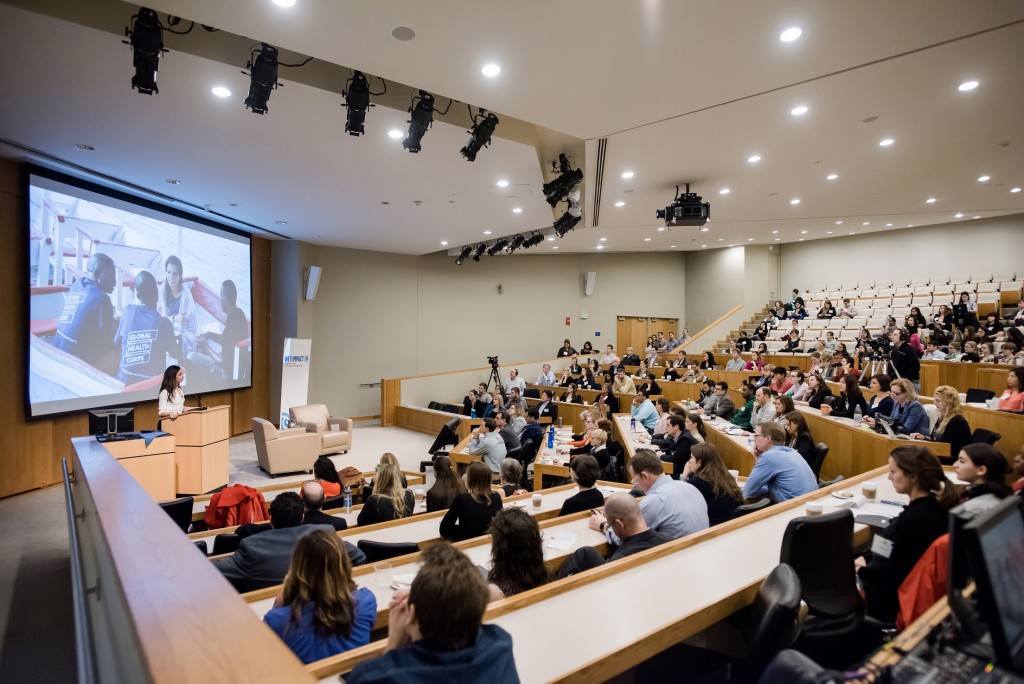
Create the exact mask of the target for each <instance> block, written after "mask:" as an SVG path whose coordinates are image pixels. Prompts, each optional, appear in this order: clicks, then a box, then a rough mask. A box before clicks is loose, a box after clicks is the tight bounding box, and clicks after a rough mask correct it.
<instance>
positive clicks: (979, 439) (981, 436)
mask: <svg viewBox="0 0 1024 684" xmlns="http://www.w3.org/2000/svg"><path fill="white" fill-rule="evenodd" d="M1002 438H1003V436H1002V435H1001V434H999V433H998V432H992V431H991V430H986V429H985V428H975V429H974V432H973V433H971V441H970V443H971V444H995V443H996V442H998V441H999V440H1001V439H1002Z"/></svg>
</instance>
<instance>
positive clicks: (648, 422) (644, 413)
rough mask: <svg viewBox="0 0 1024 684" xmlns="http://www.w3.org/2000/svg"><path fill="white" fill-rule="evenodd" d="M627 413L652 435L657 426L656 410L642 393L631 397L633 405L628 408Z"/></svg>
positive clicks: (652, 403)
mask: <svg viewBox="0 0 1024 684" xmlns="http://www.w3.org/2000/svg"><path fill="white" fill-rule="evenodd" d="M629 412H630V413H631V414H632V415H633V417H634V418H636V422H638V423H640V424H642V425H643V426H644V427H645V428H646V429H647V431H648V432H650V433H651V434H654V428H655V426H656V425H657V424H658V409H656V408H654V402H653V401H651V400H650V399H648V398H647V397H646V396H645V395H644V394H643V393H642V392H637V395H636V396H635V397H633V405H632V406H630V407H629Z"/></svg>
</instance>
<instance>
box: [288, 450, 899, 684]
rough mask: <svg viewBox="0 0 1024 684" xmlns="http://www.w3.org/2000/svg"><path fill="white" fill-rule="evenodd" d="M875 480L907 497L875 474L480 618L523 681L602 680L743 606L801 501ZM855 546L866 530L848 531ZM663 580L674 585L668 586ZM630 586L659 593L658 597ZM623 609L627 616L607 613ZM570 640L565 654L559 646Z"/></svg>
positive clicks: (320, 672)
mask: <svg viewBox="0 0 1024 684" xmlns="http://www.w3.org/2000/svg"><path fill="white" fill-rule="evenodd" d="M868 479H872V480H874V481H877V483H878V487H879V496H880V497H882V498H885V499H890V500H903V501H905V500H906V497H901V496H900V495H898V494H896V492H895V491H894V490H893V489H892V485H891V483H890V482H889V481H888V480H887V479H886V478H885V472H884V470H883V469H877V470H874V471H872V472H870V473H865V474H864V475H862V476H860V477H858V478H854V479H852V480H850V481H847V482H842V483H839V484H837V485H833V486H831V487H829V488H826V489H824V490H819V491H817V492H813V493H811V494H807V495H805V496H803V497H799V498H797V499H793V500H792V501H788V502H785V503H782V504H776V505H774V506H771V507H769V508H767V509H765V510H763V511H760V512H758V513H754V514H750V515H748V516H745V517H743V518H740V519H737V520H734V521H730V522H728V523H724V524H722V525H718V526H716V527H713V528H711V529H709V530H705V531H703V532H700V533H697V534H694V535H690V536H688V537H684V538H682V539H677V540H674V541H672V542H669V543H667V544H663V545H661V546H658V547H655V548H653V549H650V550H648V551H644V552H642V553H639V554H635V555H633V556H630V557H628V558H624V559H622V560H619V561H616V562H614V563H608V564H606V565H604V566H602V567H600V568H596V569H594V570H590V571H587V572H583V573H580V574H577V575H574V576H573V577H570V578H567V579H564V580H557V581H555V582H552V583H550V584H547V585H545V586H543V587H539V588H537V589H534V590H531V591H528V592H525V593H523V594H519V595H517V596H514V597H511V598H508V599H504V600H502V601H498V602H496V603H492V604H491V605H490V606H489V609H488V611H487V614H486V615H485V621H486V622H489V623H493V624H497V625H499V626H501V627H502V628H503V629H505V630H507V631H508V632H509V633H510V634H511V635H512V640H513V648H514V653H515V660H516V667H517V669H518V672H519V677H520V679H521V680H522V681H524V682H540V681H544V682H566V681H570V680H571V681H574V682H600V681H605V680H607V679H609V678H611V677H614V676H615V675H617V674H620V673H621V672H624V671H625V670H627V669H629V668H630V667H633V666H635V665H637V664H638V663H640V662H642V661H644V660H646V659H647V658H649V657H651V656H653V655H655V654H657V653H659V652H661V651H663V650H664V649H665V648H667V647H669V646H671V645H673V644H675V643H678V642H679V641H681V640H683V639H685V638H687V637H689V636H692V635H694V634H696V633H697V632H699V631H701V630H702V629H704V628H705V627H707V626H709V625H711V624H713V623H715V622H717V621H719V620H721V619H724V618H725V617H728V616H729V615H730V614H732V613H734V612H735V611H737V610H739V609H741V608H743V607H744V606H746V605H749V604H750V602H751V601H752V600H753V598H754V596H755V595H756V593H757V589H758V587H759V586H760V583H761V582H762V581H763V580H764V578H765V577H766V576H767V575H768V573H769V572H771V570H772V569H773V568H774V567H775V566H776V565H777V564H778V559H779V549H780V547H781V543H782V537H783V534H784V533H785V530H786V526H787V525H788V524H789V522H790V521H791V520H793V519H795V518H798V517H800V516H802V515H803V510H804V505H805V504H806V502H807V501H811V500H821V501H822V502H823V503H825V505H826V512H829V511H830V510H835V509H834V508H833V507H830V505H829V504H831V503H832V502H837V501H839V500H838V499H835V498H833V497H831V496H829V495H830V494H831V492H832V491H838V490H839V489H843V488H846V487H858V486H859V484H860V483H861V482H862V481H865V480H868ZM855 534H856V539H857V542H858V543H865V542H866V541H867V540H868V538H869V535H870V533H869V531H868V530H867V529H866V528H865V527H864V526H862V525H856V526H855ZM665 578H672V581H670V582H666V581H665ZM637 587H657V588H658V589H657V593H656V595H653V594H652V595H651V596H645V595H644V594H643V592H640V594H638V593H637ZM615 606H619V607H621V606H628V610H621V609H616V608H614V607H615ZM566 635H571V639H572V648H563V647H562V645H564V644H565V639H566V638H567V636H566ZM385 647H386V642H384V641H380V642H376V643H372V644H369V645H368V646H365V647H362V648H359V649H354V650H352V651H349V652H347V653H344V654H341V655H339V656H335V657H333V658H328V659H325V660H323V661H319V662H317V663H312V664H310V665H308V666H307V671H308V672H310V673H311V674H312V675H313V676H315V677H318V678H320V680H321V681H323V682H326V681H328V680H329V679H331V678H334V677H336V676H337V675H338V674H341V673H344V672H347V671H350V670H351V669H352V668H353V667H354V666H355V665H356V664H358V663H359V662H362V661H364V660H368V659H370V658H373V657H375V656H377V655H379V654H380V653H382V652H383V651H384V649H385Z"/></svg>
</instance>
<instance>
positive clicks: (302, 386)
mask: <svg viewBox="0 0 1024 684" xmlns="http://www.w3.org/2000/svg"><path fill="white" fill-rule="evenodd" d="M312 347H313V340H302V339H298V338H295V337H286V338H284V359H283V361H284V362H283V363H282V364H281V420H280V422H279V423H278V425H280V426H282V427H283V426H285V425H287V424H288V409H289V408H291V407H292V406H302V405H304V404H306V403H308V397H309V360H310V350H311V349H312Z"/></svg>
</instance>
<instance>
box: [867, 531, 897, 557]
mask: <svg viewBox="0 0 1024 684" xmlns="http://www.w3.org/2000/svg"><path fill="white" fill-rule="evenodd" d="M871 553H873V554H875V555H876V556H880V557H882V558H888V557H889V556H891V555H892V541H891V540H889V539H886V538H885V537H883V536H882V535H880V534H876V535H875V537H874V539H873V540H872V541H871Z"/></svg>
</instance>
